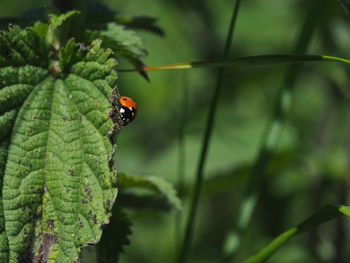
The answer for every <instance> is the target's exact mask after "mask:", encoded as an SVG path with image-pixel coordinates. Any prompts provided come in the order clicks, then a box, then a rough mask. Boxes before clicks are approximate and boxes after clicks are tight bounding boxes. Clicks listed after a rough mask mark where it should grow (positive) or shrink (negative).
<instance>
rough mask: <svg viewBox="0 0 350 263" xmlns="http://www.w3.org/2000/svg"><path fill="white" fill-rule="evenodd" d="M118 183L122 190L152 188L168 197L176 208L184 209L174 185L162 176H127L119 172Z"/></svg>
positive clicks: (154, 191) (151, 189) (169, 201)
mask: <svg viewBox="0 0 350 263" xmlns="http://www.w3.org/2000/svg"><path fill="white" fill-rule="evenodd" d="M118 185H119V188H120V190H121V191H122V192H124V191H128V190H132V189H138V190H148V191H149V190H150V191H152V192H153V193H156V194H160V195H161V196H162V197H164V198H166V200H167V202H168V204H169V205H171V206H172V207H174V208H175V209H178V210H181V209H182V205H181V200H180V199H179V197H178V196H177V194H176V191H175V189H174V187H173V186H172V185H171V184H170V183H168V182H167V181H165V180H164V179H162V178H160V177H155V176H142V177H141V176H127V175H126V174H124V173H118Z"/></svg>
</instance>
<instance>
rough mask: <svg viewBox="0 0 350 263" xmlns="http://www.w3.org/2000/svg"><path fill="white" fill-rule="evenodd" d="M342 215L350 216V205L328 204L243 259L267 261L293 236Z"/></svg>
mask: <svg viewBox="0 0 350 263" xmlns="http://www.w3.org/2000/svg"><path fill="white" fill-rule="evenodd" d="M341 215H345V216H348V217H350V207H349V206H343V205H337V204H329V205H326V206H324V207H322V208H321V209H319V210H318V211H317V212H316V213H314V214H313V215H312V216H310V217H309V218H307V219H306V220H304V221H303V222H301V223H300V224H299V225H297V226H295V227H293V228H291V229H289V230H287V231H285V232H283V233H282V234H280V235H279V236H277V237H276V238H275V239H274V240H272V241H271V242H270V243H268V244H267V245H266V246H265V247H263V248H262V249H261V250H259V251H258V252H257V253H256V254H254V255H253V256H251V257H249V258H248V259H246V260H245V261H243V263H260V262H265V261H266V260H267V259H268V258H269V257H270V256H271V255H272V254H273V253H275V252H276V251H277V250H278V249H279V248H280V247H281V246H282V245H284V244H285V243H287V242H288V241H289V240H290V239H291V238H292V237H294V236H296V235H298V234H300V233H302V232H304V231H307V230H309V229H311V228H313V227H316V226H318V225H320V224H322V223H324V222H327V221H329V220H332V219H334V218H336V217H339V216H341Z"/></svg>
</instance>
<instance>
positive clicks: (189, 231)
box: [178, 0, 241, 263]
mask: <svg viewBox="0 0 350 263" xmlns="http://www.w3.org/2000/svg"><path fill="white" fill-rule="evenodd" d="M240 3H241V0H236V1H235V5H234V7H233V11H232V17H231V22H230V26H229V29H228V34H227V37H226V44H225V49H224V52H223V56H222V58H223V59H225V58H227V57H228V55H229V53H230V50H231V46H232V39H233V33H234V29H235V24H236V20H237V15H238V10H239V6H240ZM223 75H224V71H223V68H221V69H220V70H219V74H218V78H217V83H216V87H215V88H214V90H213V94H212V97H211V101H210V106H209V112H208V116H207V122H206V127H205V131H204V137H203V142H202V147H201V153H200V156H199V162H198V167H197V171H196V179H195V180H196V181H195V185H194V189H193V198H192V201H191V204H190V212H189V217H188V220H187V222H186V226H185V233H184V238H183V243H182V247H181V250H180V251H179V255H178V262H179V263H185V262H187V260H188V252H189V250H190V246H191V241H192V236H193V229H194V227H195V219H196V215H197V210H198V209H197V207H198V203H199V197H200V195H201V191H202V185H203V181H204V167H205V163H206V160H207V154H208V149H209V145H210V140H211V135H212V131H213V127H214V122H215V117H216V109H217V104H218V100H219V95H220V91H221V89H222V86H223V84H224V83H223Z"/></svg>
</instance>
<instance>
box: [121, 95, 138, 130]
mask: <svg viewBox="0 0 350 263" xmlns="http://www.w3.org/2000/svg"><path fill="white" fill-rule="evenodd" d="M119 104H120V108H119V113H120V118H121V119H122V125H123V126H126V125H128V124H129V123H130V122H132V121H133V120H134V119H135V117H136V113H137V104H136V102H135V101H133V100H132V98H129V97H126V96H121V97H120V98H119Z"/></svg>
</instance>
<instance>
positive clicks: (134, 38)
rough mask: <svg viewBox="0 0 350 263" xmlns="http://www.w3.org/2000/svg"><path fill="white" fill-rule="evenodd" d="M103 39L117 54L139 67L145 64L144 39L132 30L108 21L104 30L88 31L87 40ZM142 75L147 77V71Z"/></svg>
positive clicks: (105, 44)
mask: <svg viewBox="0 0 350 263" xmlns="http://www.w3.org/2000/svg"><path fill="white" fill-rule="evenodd" d="M94 39H101V40H102V45H103V46H104V47H109V48H111V49H112V50H113V52H114V53H115V54H116V55H117V56H121V57H124V58H126V59H128V60H129V61H130V62H131V63H132V64H133V65H135V66H136V67H137V68H141V67H143V66H144V63H143V58H144V57H145V56H146V55H147V51H146V49H145V46H144V42H143V40H142V39H141V38H140V37H139V36H138V35H137V34H136V33H135V32H134V31H132V30H128V29H125V28H124V26H121V25H117V24H116V23H108V25H107V29H106V30H103V31H90V30H88V31H87V32H86V41H87V42H89V41H92V40H94ZM142 75H143V76H144V77H145V78H146V79H148V78H147V75H146V74H145V73H142Z"/></svg>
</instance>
